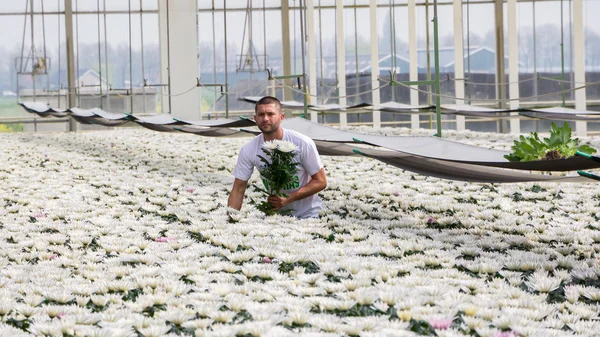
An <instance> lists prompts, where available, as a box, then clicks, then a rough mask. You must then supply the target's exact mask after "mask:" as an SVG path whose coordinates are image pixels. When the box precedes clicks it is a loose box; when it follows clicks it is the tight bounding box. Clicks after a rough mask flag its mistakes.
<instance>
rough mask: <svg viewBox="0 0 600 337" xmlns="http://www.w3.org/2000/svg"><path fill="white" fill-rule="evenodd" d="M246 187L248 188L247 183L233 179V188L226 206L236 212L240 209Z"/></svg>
mask: <svg viewBox="0 0 600 337" xmlns="http://www.w3.org/2000/svg"><path fill="white" fill-rule="evenodd" d="M246 186H248V182H247V181H244V180H240V179H237V178H235V180H234V181H233V188H232V189H231V193H230V194H229V199H228V200H227V206H229V207H231V208H234V209H237V210H240V209H242V203H243V202H244V194H245V193H246Z"/></svg>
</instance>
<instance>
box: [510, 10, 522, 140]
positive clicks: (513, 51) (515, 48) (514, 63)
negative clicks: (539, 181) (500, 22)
mask: <svg viewBox="0 0 600 337" xmlns="http://www.w3.org/2000/svg"><path fill="white" fill-rule="evenodd" d="M507 10H508V13H507V15H508V67H509V68H508V79H509V82H510V84H509V87H508V91H509V97H510V98H511V99H514V98H519V37H518V36H517V18H518V16H517V0H508V3H507ZM510 108H511V109H517V108H519V101H516V100H515V101H510ZM510 115H511V116H515V117H513V118H511V119H510V133H515V134H519V133H521V120H520V119H519V118H518V117H516V116H518V113H517V112H511V114H510Z"/></svg>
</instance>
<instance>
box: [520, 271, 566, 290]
mask: <svg viewBox="0 0 600 337" xmlns="http://www.w3.org/2000/svg"><path fill="white" fill-rule="evenodd" d="M561 282H562V280H561V279H560V278H557V277H550V276H548V273H547V272H539V271H538V272H535V273H533V274H532V275H531V276H530V277H529V278H528V279H527V281H526V282H525V283H526V284H527V286H528V287H529V288H531V289H533V290H535V291H539V292H540V293H549V292H551V291H553V290H556V289H558V287H559V286H560V283H561Z"/></svg>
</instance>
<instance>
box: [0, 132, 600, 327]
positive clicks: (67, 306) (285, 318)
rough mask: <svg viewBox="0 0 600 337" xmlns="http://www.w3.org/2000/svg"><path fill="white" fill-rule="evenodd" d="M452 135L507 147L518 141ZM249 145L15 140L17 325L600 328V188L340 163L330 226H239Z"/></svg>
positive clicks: (275, 222)
mask: <svg viewBox="0 0 600 337" xmlns="http://www.w3.org/2000/svg"><path fill="white" fill-rule="evenodd" d="M357 131H359V132H373V131H372V130H370V129H367V128H360V129H358V130H357ZM385 132H387V133H395V134H407V133H408V132H409V131H407V130H404V129H393V130H386V131H385ZM446 134H449V135H450V136H449V137H450V139H455V140H458V141H461V142H465V143H470V144H474V145H480V146H486V147H497V148H502V149H507V148H509V147H510V144H511V143H512V140H513V138H512V137H511V136H509V135H497V134H475V133H470V132H463V133H453V132H446ZM247 141H248V139H215V138H202V137H197V136H193V135H185V134H166V133H158V132H152V131H146V130H132V129H119V130H115V131H104V132H89V133H60V134H0V142H1V144H2V150H1V151H0V160H1V162H2V165H1V166H0V181H1V182H2V184H1V185H0V195H1V196H2V199H0V205H1V206H2V207H1V210H0V214H1V216H0V226H1V228H2V231H0V242H1V243H2V246H1V247H2V248H1V249H0V266H1V271H0V294H1V298H2V302H1V303H0V321H1V323H0V331H2V333H6V334H8V335H11V336H21V335H23V336H25V335H36V336H42V335H52V336H146V337H149V336H163V335H170V336H176V335H195V336H233V335H237V336H288V335H290V336H291V335H298V334H303V335H306V336H340V335H343V336H359V335H360V336H412V335H438V336H462V335H467V336H482V337H483V336H496V337H500V336H570V335H575V336H594V335H596V334H597V332H598V331H600V322H599V321H598V320H597V319H598V311H599V306H598V302H599V301H600V279H599V277H600V264H599V262H598V261H599V260H598V252H599V251H600V231H599V228H600V221H599V220H600V209H599V206H598V205H599V203H600V185H598V184H595V183H590V184H550V183H544V184H533V183H530V184H506V185H494V184H468V183H463V182H453V181H447V180H440V179H435V178H430V177H423V176H419V175H416V174H412V173H410V172H403V171H401V170H399V169H397V168H394V167H391V166H387V165H385V164H382V163H380V162H377V161H374V160H371V159H367V158H349V157H340V158H334V157H324V158H323V161H324V164H325V169H326V171H327V175H328V187H327V189H326V190H325V191H323V192H322V193H321V195H322V197H323V199H324V205H325V209H324V210H323V215H322V218H321V219H320V220H296V219H293V218H289V217H283V216H272V217H265V216H264V215H263V214H262V213H261V212H259V211H256V210H254V209H252V208H251V206H248V205H247V204H246V205H245V206H244V208H243V211H242V213H241V214H235V215H234V216H236V217H237V219H238V220H239V222H237V223H231V224H230V223H229V222H228V218H227V215H226V207H225V205H226V202H227V196H228V193H229V190H230V188H231V185H232V182H233V178H232V176H231V170H232V169H233V166H234V164H235V160H236V156H237V152H238V150H239V148H240V146H241V145H242V144H244V143H245V142H247ZM593 145H595V146H596V147H597V146H598V145H597V144H593ZM252 180H253V182H256V183H259V181H260V180H259V176H258V173H255V175H254V176H253V178H252ZM248 195H253V196H255V197H256V198H260V197H261V195H260V192H258V191H256V192H254V191H250V190H249V191H248V192H247V196H248Z"/></svg>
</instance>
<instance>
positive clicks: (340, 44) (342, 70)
mask: <svg viewBox="0 0 600 337" xmlns="http://www.w3.org/2000/svg"><path fill="white" fill-rule="evenodd" d="M335 28H336V34H335V35H336V41H337V46H336V47H337V78H338V93H339V97H340V100H339V105H341V106H346V97H345V96H346V40H345V38H344V33H345V32H344V2H343V1H336V2H335ZM346 125H348V117H347V114H346V113H345V112H340V126H346Z"/></svg>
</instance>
